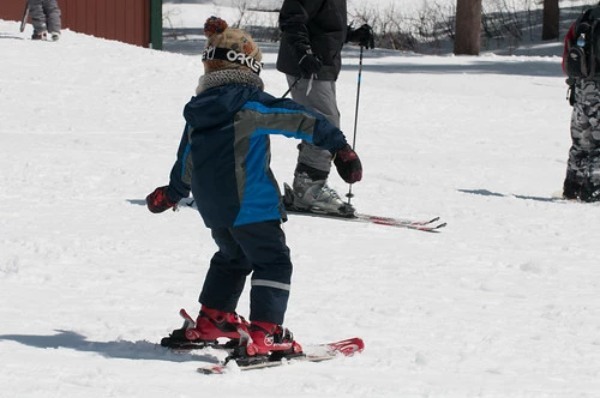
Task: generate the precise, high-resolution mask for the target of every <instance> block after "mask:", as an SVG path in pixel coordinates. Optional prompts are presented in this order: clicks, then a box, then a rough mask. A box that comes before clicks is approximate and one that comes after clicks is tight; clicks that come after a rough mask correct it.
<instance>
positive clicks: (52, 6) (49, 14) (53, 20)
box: [44, 0, 61, 33]
mask: <svg viewBox="0 0 600 398" xmlns="http://www.w3.org/2000/svg"><path fill="white" fill-rule="evenodd" d="M44 13H45V14H46V24H47V26H48V32H50V33H59V32H60V28H61V23H60V8H58V4H57V3H56V0H44Z"/></svg>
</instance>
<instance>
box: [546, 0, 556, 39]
mask: <svg viewBox="0 0 600 398" xmlns="http://www.w3.org/2000/svg"><path fill="white" fill-rule="evenodd" d="M559 15H560V11H559V8H558V0H544V22H543V25H542V40H556V39H558V37H559V36H558V35H559V32H558V26H559Z"/></svg>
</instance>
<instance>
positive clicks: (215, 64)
mask: <svg viewBox="0 0 600 398" xmlns="http://www.w3.org/2000/svg"><path fill="white" fill-rule="evenodd" d="M204 35H205V36H206V38H207V41H206V47H205V49H204V53H203V54H202V62H204V72H205V73H211V72H215V71H218V70H223V69H239V70H240V71H249V72H253V73H255V74H257V75H258V74H259V73H260V71H261V70H262V63H261V61H262V53H261V52H260V48H258V46H257V45H256V43H255V42H254V40H252V37H251V36H250V35H249V34H248V33H246V32H245V31H243V30H241V29H233V28H230V27H229V26H228V25H227V22H225V21H224V20H222V19H221V18H217V17H210V18H208V19H207V20H206V23H205V24H204Z"/></svg>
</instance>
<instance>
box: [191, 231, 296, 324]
mask: <svg viewBox="0 0 600 398" xmlns="http://www.w3.org/2000/svg"><path fill="white" fill-rule="evenodd" d="M211 231H212V237H213V239H214V240H215V242H216V244H217V246H218V247H219V251H217V252H216V253H215V255H214V256H213V258H212V259H211V261H210V268H209V270H208V273H207V275H206V279H205V280H204V286H203V288H202V293H201V294H200V299H199V301H200V303H201V304H203V305H205V306H207V307H209V308H214V309H218V310H221V311H226V312H233V311H235V310H236V307H237V304H238V301H239V298H240V295H241V294H242V291H243V289H244V285H245V282H246V277H247V276H248V275H249V274H250V273H252V289H251V291H250V320H251V321H263V322H272V323H277V324H282V323H283V319H284V315H285V311H286V309H287V302H288V298H289V295H290V283H291V277H292V263H291V260H290V250H289V248H288V247H287V245H286V243H285V234H284V232H283V230H282V229H281V224H280V222H279V221H266V222H260V223H254V224H248V225H243V226H241V227H232V228H213V229H212V230H211Z"/></svg>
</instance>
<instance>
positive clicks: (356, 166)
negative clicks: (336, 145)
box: [333, 145, 362, 184]
mask: <svg viewBox="0 0 600 398" xmlns="http://www.w3.org/2000/svg"><path fill="white" fill-rule="evenodd" d="M333 163H334V164H335V168H336V169H337V171H338V174H339V175H340V177H342V179H343V180H344V181H346V182H347V183H348V184H354V183H355V182H357V181H360V180H361V179H362V164H361V163H360V159H359V158H358V155H357V154H356V152H354V150H353V149H352V148H350V145H346V146H345V147H343V148H342V149H340V150H339V151H337V152H336V153H335V158H334V159H333Z"/></svg>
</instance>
